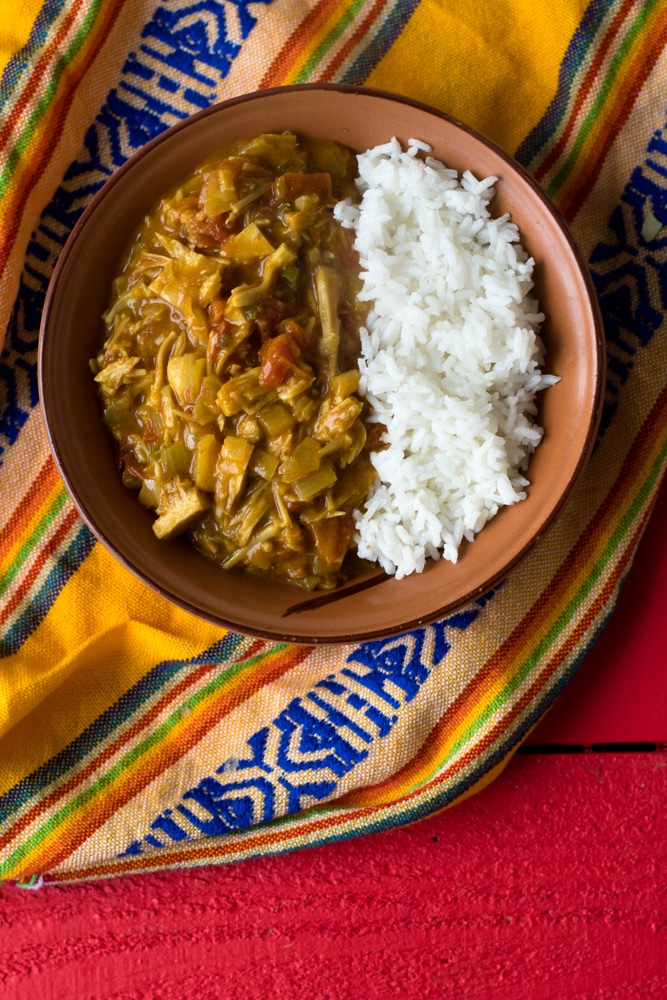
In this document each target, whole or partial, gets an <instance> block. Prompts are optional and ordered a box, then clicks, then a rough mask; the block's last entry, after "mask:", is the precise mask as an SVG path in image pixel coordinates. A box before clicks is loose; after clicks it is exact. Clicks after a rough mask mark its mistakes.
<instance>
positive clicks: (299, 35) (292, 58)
mask: <svg viewBox="0 0 667 1000" xmlns="http://www.w3.org/2000/svg"><path fill="white" fill-rule="evenodd" d="M347 6H348V4H347V3H346V2H344V0H320V3H318V4H316V5H315V7H313V8H312V9H311V10H310V12H309V13H308V14H307V16H306V17H305V18H304V19H303V21H302V22H301V24H300V25H299V27H298V29H297V31H295V32H294V34H293V35H292V37H291V39H290V43H288V44H286V45H285V46H284V47H283V49H282V51H281V53H280V55H279V56H277V58H276V59H274V61H273V63H272V64H271V66H270V67H269V69H268V70H267V72H266V73H265V74H264V76H263V77H262V80H261V82H260V84H259V87H260V89H264V88H266V87H278V86H282V85H284V84H287V83H291V82H293V80H294V79H295V78H296V77H297V76H298V74H299V70H300V69H301V68H302V67H303V65H304V63H305V62H306V60H307V58H308V57H309V55H310V53H311V51H312V50H313V49H314V48H315V47H316V46H317V43H318V42H319V41H320V40H321V39H323V38H324V37H325V36H326V34H327V32H328V31H329V30H330V29H331V28H332V27H333V26H334V25H335V24H336V23H337V21H338V20H339V18H340V14H341V11H343V10H345V9H346V7H347Z"/></svg>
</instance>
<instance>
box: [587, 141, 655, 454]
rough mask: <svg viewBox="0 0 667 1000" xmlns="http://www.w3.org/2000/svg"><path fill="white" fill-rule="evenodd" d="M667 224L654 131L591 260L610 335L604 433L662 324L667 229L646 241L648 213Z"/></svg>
mask: <svg viewBox="0 0 667 1000" xmlns="http://www.w3.org/2000/svg"><path fill="white" fill-rule="evenodd" d="M647 211H652V212H653V214H654V215H655V216H656V218H657V219H659V220H660V221H661V222H662V223H663V225H665V224H667V139H666V138H665V132H664V131H663V129H658V130H657V131H656V132H654V133H653V135H652V136H651V139H650V141H649V144H648V148H647V151H646V159H645V161H644V163H643V164H642V165H641V166H638V167H635V169H634V170H633V171H632V174H631V175H630V180H629V181H628V183H627V184H626V186H625V188H624V190H623V194H622V195H621V200H620V202H619V204H618V205H617V206H616V208H615V209H614V211H613V212H612V215H611V218H610V220H609V231H610V235H611V239H610V240H609V241H605V242H601V243H599V244H598V245H597V246H596V247H595V249H594V250H593V252H592V254H591V256H590V259H589V263H590V268H591V274H592V276H593V283H594V285H595V288H596V291H597V294H598V300H599V302H600V308H601V310H602V316H603V320H604V328H605V337H606V341H607V383H606V392H605V398H604V404H603V409H602V418H601V422H600V431H599V436H600V437H601V436H602V435H603V434H604V433H605V432H606V431H607V430H608V428H609V426H610V424H611V421H612V419H613V416H614V414H615V413H616V410H617V409H618V402H619V397H620V392H621V388H622V386H623V385H624V384H625V382H626V381H627V379H628V376H629V374H630V372H631V371H632V368H633V367H634V364H635V361H636V359H637V354H638V352H639V351H640V350H641V349H642V348H643V347H646V346H647V344H649V343H650V341H651V339H652V338H653V336H654V334H655V332H656V330H657V329H658V328H659V327H660V326H661V324H662V322H663V319H664V314H665V307H666V306H667V235H664V232H663V234H662V235H659V236H658V237H657V238H655V239H653V240H651V241H650V242H647V241H646V240H645V239H644V237H643V236H642V226H643V223H644V218H645V214H646V213H647Z"/></svg>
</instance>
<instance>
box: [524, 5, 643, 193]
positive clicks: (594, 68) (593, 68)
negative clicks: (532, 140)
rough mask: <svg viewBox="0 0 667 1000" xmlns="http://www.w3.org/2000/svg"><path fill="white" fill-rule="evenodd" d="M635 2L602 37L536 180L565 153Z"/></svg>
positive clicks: (614, 21) (621, 13)
mask: <svg viewBox="0 0 667 1000" xmlns="http://www.w3.org/2000/svg"><path fill="white" fill-rule="evenodd" d="M634 3H635V0H625V3H623V4H622V5H621V7H620V8H619V10H618V11H617V13H616V15H615V17H614V19H613V20H612V22H611V24H610V25H609V27H608V29H607V32H606V34H605V36H604V38H603V39H602V41H601V42H600V44H599V46H598V49H597V52H596V54H595V57H594V59H593V61H592V63H591V65H590V67H589V68H588V71H587V72H586V75H585V76H584V79H583V81H582V83H581V86H580V87H579V88H578V90H577V93H576V96H575V99H574V103H573V105H572V108H571V110H570V114H569V116H568V121H567V124H566V126H565V128H564V130H563V133H562V135H561V137H560V139H559V140H558V142H557V143H556V145H555V146H554V147H553V149H552V150H550V152H549V153H548V155H547V156H546V157H545V159H544V161H543V163H542V164H541V165H540V166H539V167H538V169H537V170H536V171H535V175H534V176H535V180H536V181H541V180H542V178H543V177H544V176H545V174H546V173H547V171H548V170H549V169H550V168H551V167H552V166H553V164H554V163H555V161H556V160H557V159H558V157H559V156H561V154H562V153H563V151H564V149H565V147H566V145H567V143H568V140H569V138H570V136H571V135H572V131H573V129H574V125H575V122H576V119H577V115H578V114H579V111H580V110H581V107H582V105H583V104H584V102H585V101H586V99H587V98H588V95H589V93H590V91H591V88H592V86H593V83H594V82H595V78H596V76H597V74H598V73H599V71H600V66H601V65H602V61H603V59H604V58H605V56H606V54H607V52H608V51H609V48H610V46H611V43H612V42H613V41H614V39H615V37H616V35H617V34H618V31H619V29H620V27H621V24H622V23H623V21H624V20H625V18H626V16H627V13H628V11H629V10H630V9H631V8H632V7H633V6H634Z"/></svg>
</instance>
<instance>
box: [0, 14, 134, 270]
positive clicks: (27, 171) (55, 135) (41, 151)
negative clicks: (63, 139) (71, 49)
mask: <svg viewBox="0 0 667 1000" xmlns="http://www.w3.org/2000/svg"><path fill="white" fill-rule="evenodd" d="M129 3H130V0H116V2H115V3H111V4H108V6H107V8H106V13H105V14H104V16H103V18H102V20H101V21H100V23H99V24H97V25H96V26H95V32H94V35H93V36H92V38H91V39H88V40H87V42H86V44H85V45H84V46H83V47H82V49H81V51H80V52H79V53H77V55H76V56H75V57H74V59H73V60H72V63H71V64H70V67H68V74H67V75H66V76H65V78H64V82H63V85H62V88H61V89H60V91H59V93H58V96H57V98H56V99H55V100H54V102H53V103H52V104H51V105H50V106H49V109H48V112H47V113H46V114H45V115H44V118H43V120H42V122H41V123H40V126H39V130H38V133H39V139H37V138H34V139H33V140H32V142H31V150H30V161H29V163H28V162H24V161H19V166H18V167H17V170H16V172H15V174H14V176H13V178H12V179H11V181H10V183H9V186H8V189H7V191H6V192H5V193H4V195H3V198H2V201H3V202H4V203H6V204H7V205H8V206H9V209H10V211H8V212H7V214H6V215H5V218H4V226H3V228H4V230H5V234H6V236H5V239H4V240H3V241H2V242H0V276H1V275H2V274H3V272H4V271H5V269H6V267H7V264H8V261H9V260H10V258H11V254H12V252H13V249H14V245H15V243H16V239H17V236H18V233H19V227H20V220H21V218H22V216H23V212H24V209H25V206H26V203H27V201H28V198H29V197H30V194H31V192H32V190H33V188H34V187H35V186H36V184H37V183H38V181H39V179H40V177H41V176H42V174H43V172H44V171H45V169H46V167H47V165H48V163H49V161H50V159H51V156H52V153H53V147H54V146H55V145H56V143H57V142H58V140H59V138H60V136H61V134H62V131H63V128H64V126H65V121H66V119H67V112H68V110H69V107H70V105H71V103H72V101H73V99H74V94H75V93H76V91H77V89H78V88H79V86H80V85H81V83H82V82H83V80H84V79H85V77H86V74H87V72H88V70H89V69H90V67H91V65H92V63H93V62H94V61H95V59H96V57H97V56H98V54H99V52H100V50H101V49H102V47H103V46H104V44H105V42H106V40H107V37H108V36H109V34H110V32H111V29H112V27H113V25H114V23H115V22H116V20H117V19H118V17H119V16H120V14H121V12H122V10H123V8H124V7H125V6H126V5H127V4H129ZM57 51H58V48H57V45H56V44H55V42H53V43H52V44H51V45H50V46H49V48H48V49H47V50H46V52H45V53H44V56H43V57H42V60H40V65H41V62H42V61H43V60H48V58H49V57H50V55H51V54H52V52H57Z"/></svg>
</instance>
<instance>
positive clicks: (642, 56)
mask: <svg viewBox="0 0 667 1000" xmlns="http://www.w3.org/2000/svg"><path fill="white" fill-rule="evenodd" d="M666 43H667V6H665V5H664V4H657V5H656V8H655V10H654V11H653V12H652V13H651V15H650V16H649V18H648V19H647V24H646V25H645V27H644V30H643V31H642V32H641V34H640V35H639V38H638V41H637V43H636V44H633V45H632V47H631V53H629V55H628V58H627V59H626V60H625V62H624V63H623V66H622V68H621V69H620V70H619V71H618V73H617V75H616V76H615V78H614V79H613V81H612V83H611V87H610V88H609V91H608V93H607V94H606V95H605V101H604V107H603V108H601V109H600V111H599V113H598V114H597V116H596V118H595V120H594V121H593V123H592V125H591V127H590V130H589V132H588V133H587V134H586V135H585V137H584V139H583V141H582V143H581V149H580V150H579V152H578V153H577V155H576V166H574V167H573V169H571V170H570V171H569V172H567V164H566V165H565V170H566V176H565V177H564V179H562V180H560V179H559V176H558V174H556V177H555V178H554V179H553V181H552V182H551V183H550V184H546V190H547V192H548V193H549V194H550V195H551V196H552V197H553V198H554V200H555V201H556V202H557V204H558V207H559V209H560V211H561V212H562V214H563V216H564V217H565V219H566V220H567V221H568V222H572V220H573V219H574V217H575V216H576V214H577V212H578V211H579V210H580V208H581V207H582V205H583V203H584V202H585V200H586V198H587V197H588V195H589V192H590V190H591V188H592V187H593V185H594V184H595V181H596V180H597V178H598V176H599V174H600V170H601V169H602V165H603V164H604V161H605V160H606V158H607V155H608V153H609V150H610V149H611V148H612V146H613V143H614V142H615V140H616V139H617V138H618V136H619V134H620V132H621V130H622V129H623V127H624V125H625V123H626V121H627V120H628V117H629V116H630V113H631V112H632V109H633V108H634V106H635V104H636V102H637V98H638V96H639V93H640V91H641V89H642V87H643V85H644V83H645V82H646V80H647V79H648V77H649V76H650V74H651V72H652V70H653V68H654V66H655V64H656V62H657V60H658V58H659V57H660V55H661V54H662V53H663V52H664V48H665V44H666ZM602 92H603V89H601V93H602ZM571 155H572V156H574V150H573V152H572V154H571Z"/></svg>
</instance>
